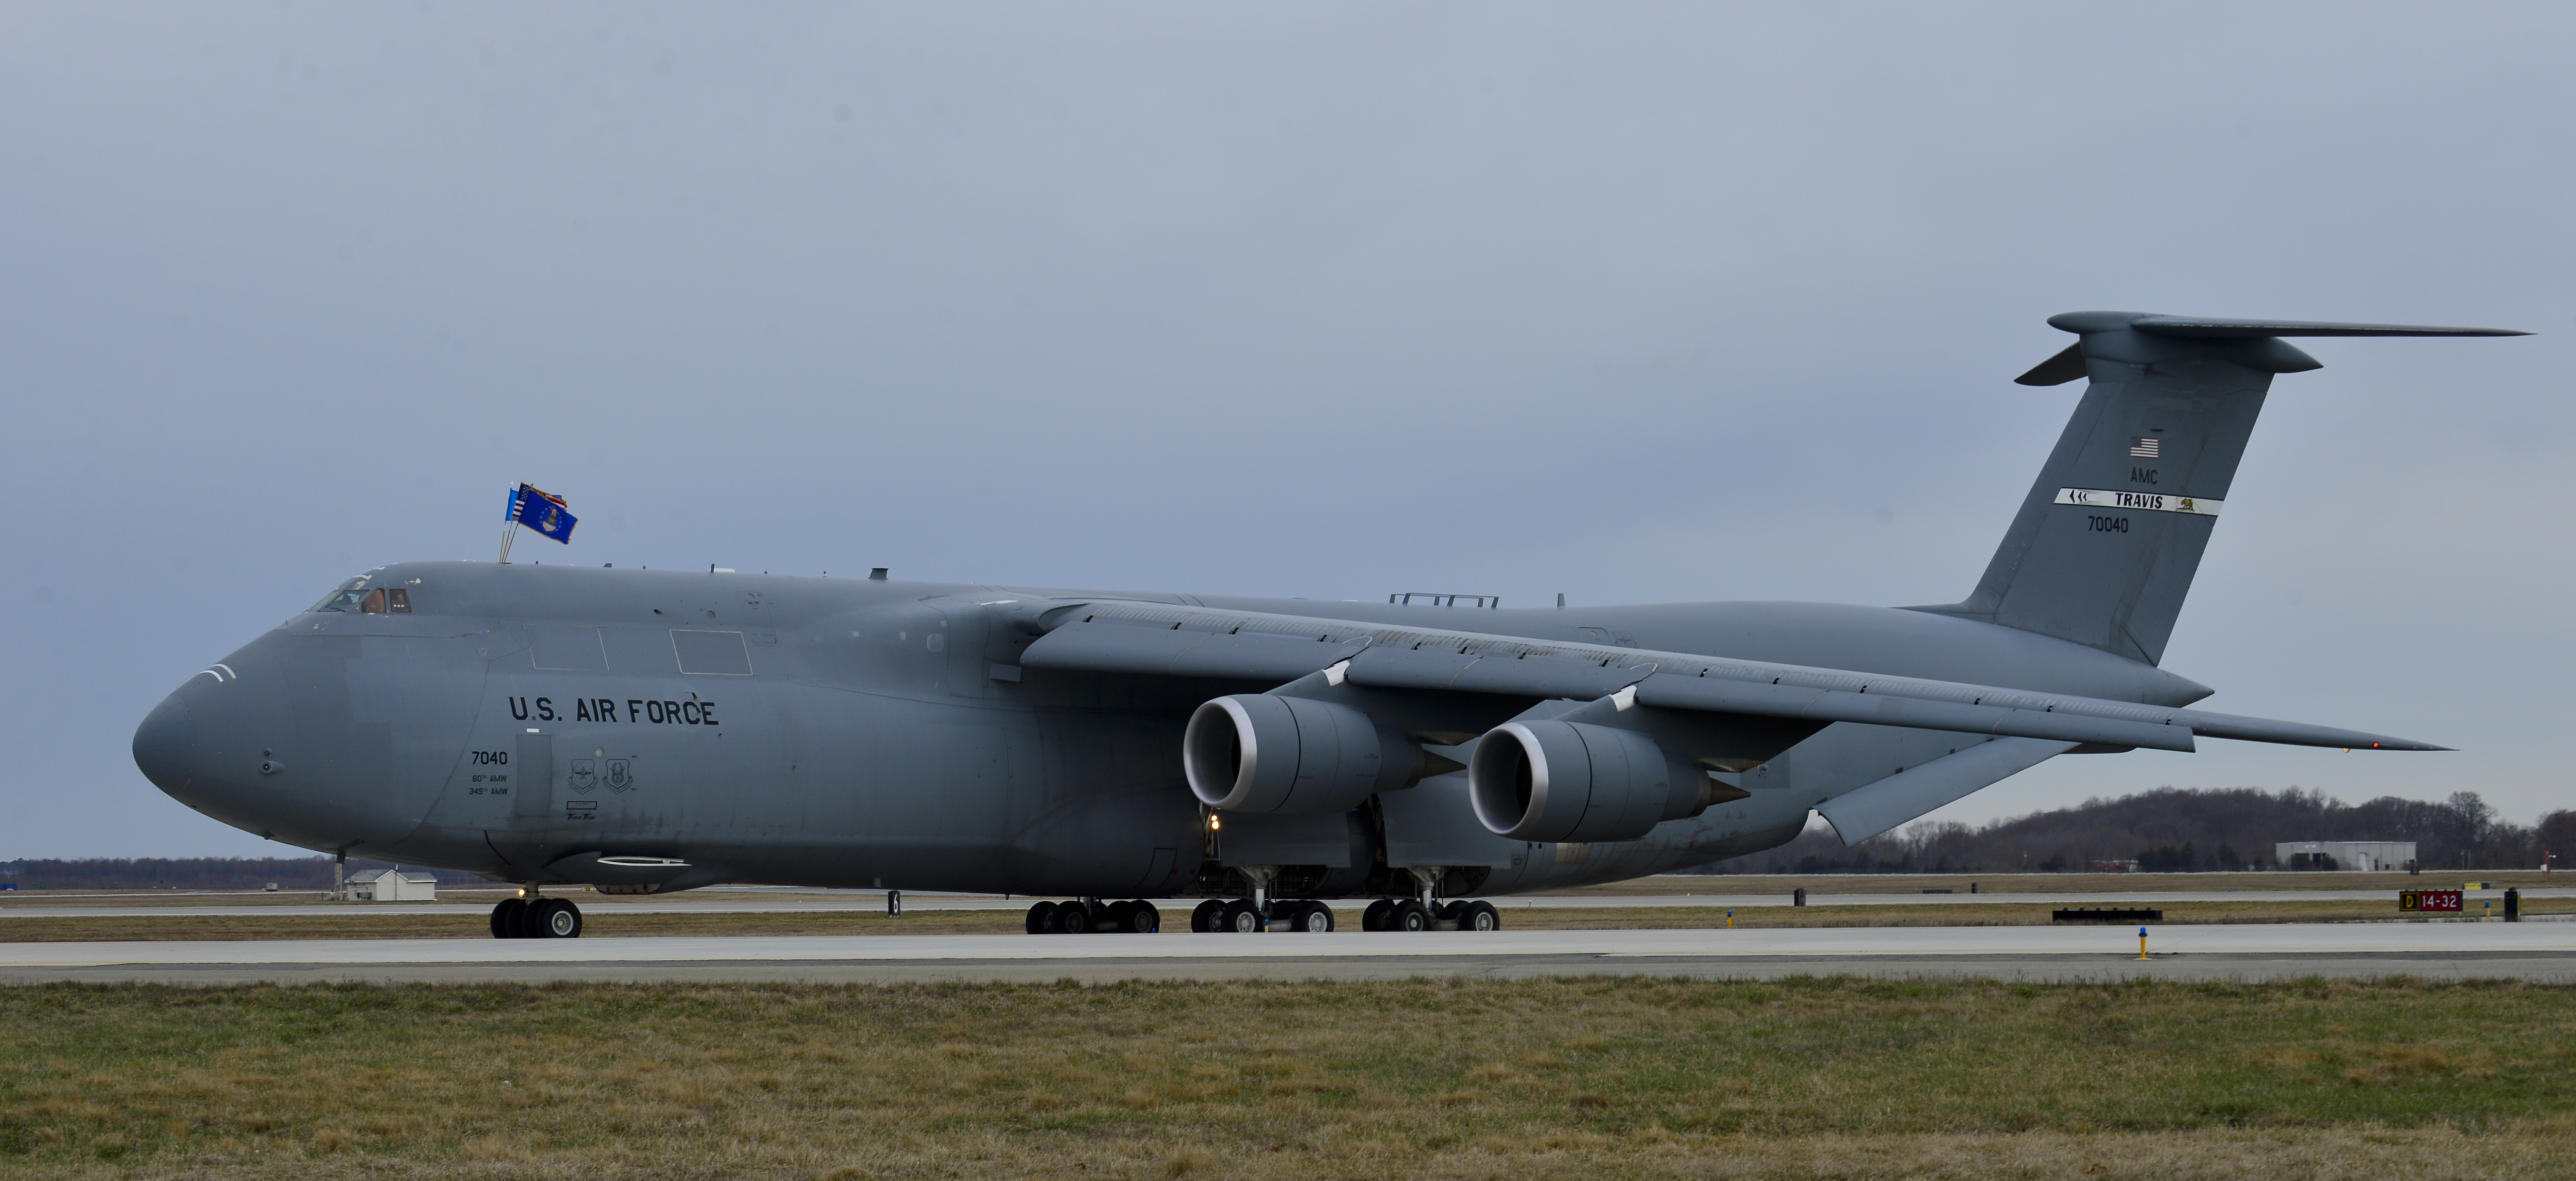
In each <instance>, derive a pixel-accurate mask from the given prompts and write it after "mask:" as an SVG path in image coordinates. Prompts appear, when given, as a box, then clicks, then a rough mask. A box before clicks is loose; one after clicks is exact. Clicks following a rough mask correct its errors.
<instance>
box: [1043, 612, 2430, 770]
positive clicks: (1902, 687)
mask: <svg viewBox="0 0 2576 1181" xmlns="http://www.w3.org/2000/svg"><path fill="white" fill-rule="evenodd" d="M1034 622H1036V624H1037V626H1039V627H1040V628H1041V629H1043V630H1045V632H1046V634H1045V635H1044V636H1042V637H1041V638H1039V639H1038V640H1037V641H1035V642H1034V643H1032V644H1030V645H1029V647H1028V650H1027V651H1026V652H1025V653H1024V654H1023V655H1022V658H1021V659H1022V662H1023V663H1024V664H1025V665H1027V666H1028V667H1031V668H1051V669H1064V670H1074V671H1084V672H1104V673H1130V674H1140V675H1165V676H1195V677H1224V678H1235V679H1242V680H1253V681H1269V682H1272V683H1274V684H1285V683H1287V682H1289V681H1293V680H1296V679H1297V678H1299V677H1303V676H1308V675H1311V674H1314V673H1317V672H1322V671H1326V670H1337V671H1335V672H1334V674H1333V675H1335V676H1336V677H1338V678H1346V679H1348V680H1349V681H1351V682H1354V683H1356V684H1360V685H1367V686H1374V687H1379V688H1388V689H1414V690H1437V691H1447V692H1464V693H1488V694H1498V695H1503V696H1514V697H1526V698H1530V699H1532V700H1533V701H1538V700H1548V699H1558V698H1563V699H1571V700H1583V701H1590V700H1596V699H1602V698H1610V697H1613V696H1614V695H1618V696H1625V697H1627V698H1628V700H1627V701H1624V702H1622V703H1621V704H1620V708H1621V709H1625V708H1627V706H1628V705H1629V704H1636V705H1648V706H1654V707H1658V708H1662V709H1673V710H1685V711H1693V712H1701V713H1718V714H1742V715H1749V716H1755V717H1770V718H1789V719H1801V720H1808V721H1821V722H1857V723H1864V724H1868V725H1878V726H1901V727H1908V728H1913V729H1921V730H1942V731H1950V732H1955V733H1963V734H1980V735H1997V736H2004V737H2012V738H2029V739H2038V740H2042V741H2047V742H2063V743H2094V744H2101V745H2108V746H2125V747H2140V746H2143V747H2149V748H2152V749H2157V750H2178V751H2189V750H2192V749H2194V739H2195V738H2198V737H2207V738H2229V739H2235V740H2237V741H2242V742H2271V743H2280V744H2285V745H2290V746H2318V747H2339V748H2344V749H2349V750H2419V751H2430V750H2447V749H2449V748H2448V747H2441V746H2435V745H2432V744H2430V743H2425V742H2417V741H2413V740H2411V739H2404V738H2395V737H2391V736H2388V735H2383V734H2369V733H2364V732H2362V731H2358V730H2343V729H2337V728H2334V727H2330V726H2314V725H2308V724H2305V723H2300V722H2280V721H2272V720H2270V719H2265V718H2251V717H2243V716H2239V715H2235V714H2221V713H2211V712H2208V711H2204V710H2194V709H2183V708H2178V707H2167V706H2153V705H2140V704H2137V703H2134V702H2122V701H2106V700H2102V699H2100V698H2090V697H2074V696H2065V695H2058V694H2049V693H2034V692H2030V691H2027V690H2021V689H2007V688H2001V687H1997V686H1991V685H1973V684H1966V683H1962V682H1956V681H1935V680H1926V679H1922V678H1915V677H1894V676H1881V675H1878V674H1874V673H1862V672H1852V671H1848V670H1843V669H1827V668H1812V667H1806V666H1801V665H1788V664H1771V663H1765V662H1760V661H1745V660H1730V659H1719V658H1713V657H1708V656H1698V655H1692V654H1689V653H1680V652H1655V651H1645V650H1640V649H1634V648H1616V647H1609V646H1606V645H1594V644H1576V643H1559V642H1554V641H1539V640H1529V639H1523V638H1519V637H1513V636H1496V635H1487V634H1483V633H1478V632H1468V631H1454V630H1448V629H1410V628H1394V627H1387V626H1385V625H1382V624H1373V623H1364V622H1357V621H1350V620H1335V619H1319V618H1309V617H1305V616H1292V615H1269V614H1261V613H1248V612H1233V611H1215V610H1209V609H1206V608H1195V607H1175V606H1165V605H1161V604H1144V603H1126V602H1117V603H1101V602H1093V603H1078V604H1072V605H1068V606H1057V607H1054V608H1052V609H1049V610H1047V611H1045V612H1044V614H1043V615H1042V616H1040V617H1038V619H1037V620H1035V621H1034Z"/></svg>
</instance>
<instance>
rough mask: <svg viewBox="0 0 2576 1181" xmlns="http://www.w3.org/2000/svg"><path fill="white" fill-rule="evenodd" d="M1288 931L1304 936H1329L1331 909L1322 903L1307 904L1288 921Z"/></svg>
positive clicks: (1331, 927) (1331, 928)
mask: <svg viewBox="0 0 2576 1181" xmlns="http://www.w3.org/2000/svg"><path fill="white" fill-rule="evenodd" d="M1288 929H1289V930H1291V931H1295V932H1298V933H1299V934H1304V935H1329V934H1331V933H1332V931H1333V908H1332V907H1331V906H1330V905H1328V904H1325V903H1322V902H1309V903H1307V904H1305V905H1304V906H1303V907H1300V908H1299V909H1298V911H1297V917H1296V918H1294V919H1291V920H1289V923H1288Z"/></svg>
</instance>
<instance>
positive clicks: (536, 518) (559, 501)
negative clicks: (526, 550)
mask: <svg viewBox="0 0 2576 1181" xmlns="http://www.w3.org/2000/svg"><path fill="white" fill-rule="evenodd" d="M502 519H503V520H508V521H517V522H518V523H520V524H522V525H525V526H527V527H528V528H530V529H534V530H536V531H537V532H539V533H542V534H544V535H546V536H548V537H551V538H553V539H555V540H556V541H559V542H563V543H565V544H567V545H569V544H571V542H572V527H573V526H574V525H576V524H578V523H579V520H578V519H577V518H575V517H574V516H573V515H572V514H571V513H569V512H566V511H564V498H563V497H560V496H557V495H555V494H553V493H551V492H543V491H539V490H538V489H537V487H536V486H535V485H533V484H521V485H519V486H518V487H517V488H516V489H513V490H512V491H511V493H510V504H509V512H508V514H507V515H505V516H504V517H503V518H502Z"/></svg>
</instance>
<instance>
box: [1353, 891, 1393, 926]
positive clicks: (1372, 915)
mask: <svg viewBox="0 0 2576 1181" xmlns="http://www.w3.org/2000/svg"><path fill="white" fill-rule="evenodd" d="M1394 910H1395V899H1392V898H1380V899H1378V900H1377V901H1375V902H1372V903H1369V904H1368V909H1367V910H1364V911H1361V912H1360V930H1363V931H1384V930H1386V929H1387V925H1386V916H1387V915H1389V914H1391V913H1393V912H1394Z"/></svg>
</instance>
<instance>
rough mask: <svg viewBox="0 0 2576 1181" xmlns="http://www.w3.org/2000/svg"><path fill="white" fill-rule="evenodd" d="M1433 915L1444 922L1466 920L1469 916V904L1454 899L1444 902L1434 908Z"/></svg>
mask: <svg viewBox="0 0 2576 1181" xmlns="http://www.w3.org/2000/svg"><path fill="white" fill-rule="evenodd" d="M1431 917H1433V918H1436V919H1439V920H1440V921H1441V922H1444V923H1457V922H1464V921H1466V918H1467V904H1466V903H1464V902H1454V901H1453V902H1443V903H1441V904H1440V905H1439V906H1437V907H1434V908H1433V909H1432V911H1431Z"/></svg>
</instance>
